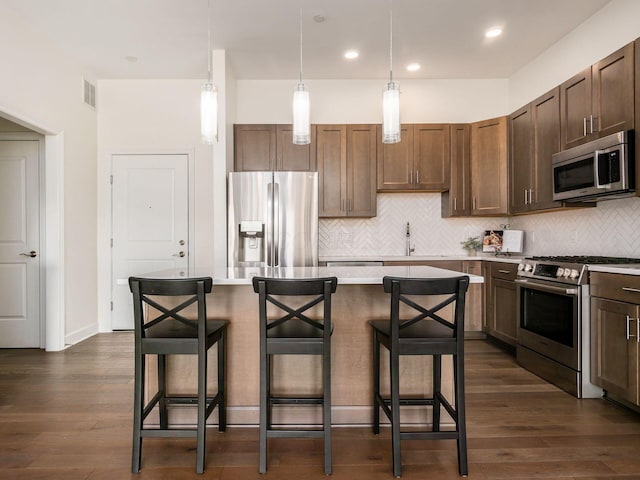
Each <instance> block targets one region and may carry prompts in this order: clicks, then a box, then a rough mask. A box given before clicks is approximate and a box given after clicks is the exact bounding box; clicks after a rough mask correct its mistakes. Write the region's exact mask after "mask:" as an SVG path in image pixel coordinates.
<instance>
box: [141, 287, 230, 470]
mask: <svg viewBox="0 0 640 480" xmlns="http://www.w3.org/2000/svg"><path fill="white" fill-rule="evenodd" d="M129 286H130V288H131V292H132V293H133V311H134V317H135V319H134V320H135V385H134V406H133V451H132V462H131V471H132V472H134V473H137V472H139V471H140V460H141V454H142V439H143V438H145V437H195V438H196V472H197V473H202V472H203V471H204V464H205V437H206V421H207V418H208V417H209V415H211V413H212V412H213V410H214V409H215V407H216V406H217V407H218V428H219V430H220V431H221V432H223V431H224V430H225V429H226V400H225V341H226V340H225V335H226V329H227V324H228V323H229V322H228V321H227V320H225V319H210V318H207V306H206V298H205V296H206V294H207V293H210V292H211V288H212V280H211V278H210V277H204V278H189V279H145V278H135V277H131V278H129ZM177 296H180V297H182V298H178V299H176V300H175V301H176V302H179V304H178V305H177V306H175V307H167V306H165V305H161V304H159V303H158V302H157V301H156V300H155V299H154V297H177ZM184 297H186V298H184ZM194 303H195V304H196V308H197V318H196V319H193V318H192V316H191V318H190V317H187V316H186V315H187V313H186V312H185V309H187V308H188V307H189V306H191V305H193V304H194ZM151 312H152V313H151ZM215 344H218V352H217V353H218V392H217V393H216V395H215V396H213V397H208V396H207V352H208V350H209V349H210V348H211V347H212V346H214V345H215ZM146 355H157V358H158V391H157V392H156V393H155V394H154V395H153V396H152V397H151V399H150V400H149V402H148V403H147V404H146V405H145V403H144V402H145V400H144V390H145V356H146ZM167 355H197V357H198V391H197V395H191V396H184V395H181V396H170V395H168V394H167V383H166V374H167ZM175 404H182V405H184V404H187V405H196V406H197V409H198V412H197V427H196V428H195V429H194V428H170V427H169V424H168V412H167V407H168V406H171V405H175ZM156 405H158V407H159V414H160V427H159V428H152V427H145V426H144V420H145V418H146V417H147V416H148V415H149V413H150V412H151V411H152V410H153V408H154V407H155V406H156Z"/></svg>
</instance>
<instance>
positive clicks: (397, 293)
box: [369, 276, 469, 477]
mask: <svg viewBox="0 0 640 480" xmlns="http://www.w3.org/2000/svg"><path fill="white" fill-rule="evenodd" d="M383 284H384V291H385V292H386V293H390V294H391V316H390V319H386V320H371V321H369V324H370V325H371V327H372V330H373V433H375V434H378V433H380V409H382V411H383V412H384V413H385V414H386V416H387V417H388V418H389V420H390V421H391V439H392V440H391V441H392V446H393V475H394V476H396V477H400V476H402V461H401V456H400V441H401V440H412V439H429V440H434V439H456V440H457V444H458V471H459V473H460V475H462V476H466V475H467V474H468V467H467V436H466V427H465V409H464V401H465V400H464V304H465V295H466V291H467V288H468V286H469V277H467V276H462V277H454V278H436V279H412V278H397V277H384V279H383ZM434 295H439V296H443V295H444V296H446V298H444V299H441V298H439V299H437V300H436V301H438V303H437V304H436V305H435V306H433V307H430V308H428V307H425V306H424V305H425V304H426V301H427V299H429V298H431V300H432V301H433V298H432V296H434ZM401 304H402V305H403V306H401ZM451 304H453V308H454V315H453V321H449V320H446V319H444V318H443V317H442V316H441V315H442V313H440V314H439V313H438V312H441V310H442V309H444V308H445V307H447V306H449V305H451ZM401 307H402V313H401ZM381 344H382V345H384V346H385V347H386V348H387V349H388V350H389V359H390V373H391V379H390V380H391V397H390V398H383V397H382V395H381V393H380V345H381ZM401 355H431V356H433V396H432V397H430V398H408V397H407V398H404V397H402V396H401V395H400V356H401ZM442 355H452V356H453V377H454V378H453V379H454V390H455V393H454V397H455V399H454V403H455V408H454V407H453V406H452V405H451V403H450V401H449V400H447V398H445V396H444V395H443V394H442V392H441V368H442ZM405 405H427V406H429V405H430V406H432V407H433V425H432V429H431V431H421V432H416V431H411V432H401V431H400V407H401V406H405ZM441 407H444V408H445V410H446V411H447V412H448V413H449V415H450V416H451V418H453V421H454V422H455V430H454V431H440V408H441Z"/></svg>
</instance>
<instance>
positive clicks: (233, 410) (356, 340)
mask: <svg viewBox="0 0 640 480" xmlns="http://www.w3.org/2000/svg"><path fill="white" fill-rule="evenodd" d="M461 275H467V274H463V273H461V272H454V271H451V270H444V269H440V268H435V267H428V266H392V267H391V266H366V267H344V266H341V267H290V268H280V267H266V268H265V267H261V268H258V267H256V268H228V269H226V268H223V269H205V268H197V269H194V270H188V269H174V270H167V271H162V272H155V273H151V274H148V275H144V276H147V277H152V278H189V277H203V276H210V277H212V278H213V284H214V285H213V291H212V293H211V294H210V295H209V296H208V298H207V314H208V316H210V317H225V318H228V319H230V324H229V328H228V344H227V360H226V362H227V411H228V414H227V415H228V422H229V423H230V424H231V425H257V424H258V405H259V397H258V394H259V368H258V367H259V358H258V353H259V338H258V337H259V336H258V296H257V294H256V293H254V291H253V287H252V285H251V282H252V278H253V277H255V276H265V277H274V278H292V279H295V278H312V277H332V276H335V277H337V278H338V288H337V291H336V293H335V294H334V295H333V298H332V320H333V325H334V331H333V337H332V344H333V345H332V418H333V423H334V424H336V425H366V424H370V422H371V405H372V398H371V397H372V373H371V369H372V365H371V357H372V340H371V331H370V327H369V325H368V323H367V321H368V320H369V319H371V318H385V317H386V318H388V316H389V296H388V295H386V294H385V293H384V291H383V289H382V278H383V277H384V276H397V277H413V278H446V277H456V276H461ZM468 276H469V278H470V283H472V284H473V283H482V282H483V277H481V276H477V275H468ZM435 301H436V299H434V303H435ZM283 357H284V358H276V360H275V362H276V365H275V366H274V370H275V371H276V372H277V375H276V376H275V377H274V379H273V387H272V390H273V391H274V392H278V393H280V394H283V395H286V394H287V393H289V391H295V392H297V393H300V392H302V393H307V394H310V395H311V394H315V393H317V390H318V389H319V388H320V385H321V365H320V362H319V361H318V359H317V358H313V357H311V356H305V355H295V356H283ZM382 358H383V360H382V369H383V372H384V373H383V378H388V362H386V361H385V360H384V359H385V358H386V357H385V352H383V357H382ZM169 360H170V363H169V366H168V367H169V368H168V370H169V377H168V382H169V387H168V388H169V391H170V392H171V393H186V392H189V391H192V390H193V388H194V387H193V386H194V385H195V383H196V376H195V374H196V364H195V360H194V359H191V358H184V357H178V358H170V359H169ZM209 361H210V369H209V373H210V375H211V381H210V382H209V383H210V384H211V385H213V384H214V382H213V380H214V379H215V350H214V351H212V352H210V360H209ZM402 362H403V363H401V388H402V391H403V392H405V393H408V394H416V395H423V394H425V393H426V394H428V393H430V391H428V390H427V391H425V390H424V389H425V388H426V389H430V385H431V367H430V360H429V359H428V358H426V359H425V358H422V357H420V358H418V357H416V358H406V359H405V358H403V359H402ZM422 363H424V365H422ZM148 364H149V368H150V369H154V368H155V362H148ZM404 370H406V372H405V371H404ZM150 373H151V375H149V376H148V378H151V379H153V378H154V377H155V375H154V373H153V372H150ZM151 381H152V382H153V380H151ZM149 387H150V389H149V390H148V391H155V390H153V388H154V386H153V385H150V386H149ZM383 388H388V385H385V384H384V383H383ZM443 391H444V392H446V394H447V395H448V394H450V392H452V371H451V364H450V362H449V361H447V359H445V360H444V361H443ZM173 410H174V411H175V412H174V413H173V414H174V415H176V416H180V417H181V418H177V417H173V420H172V421H173V422H176V421H177V422H179V423H191V422H192V417H193V409H173ZM424 410H425V409H420V410H416V411H415V412H413V411H407V413H406V415H404V417H403V420H404V419H406V421H407V422H416V423H428V422H429V421H430V419H429V418H428V417H425V415H427V413H426V412H425V411H424ZM273 420H274V423H306V424H310V423H320V421H321V411H320V409H318V408H316V407H313V406H304V405H301V406H295V407H291V406H281V407H278V408H277V409H276V412H275V413H274V419H273ZM212 421H213V422H215V421H216V420H215V418H214V416H212Z"/></svg>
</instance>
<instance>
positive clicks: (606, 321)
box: [591, 297, 640, 404]
mask: <svg viewBox="0 0 640 480" xmlns="http://www.w3.org/2000/svg"><path fill="white" fill-rule="evenodd" d="M639 310H640V308H639V307H638V306H637V305H633V304H630V303H623V302H616V301H613V300H605V299H603V298H597V297H592V298H591V382H592V383H594V384H595V385H598V386H600V387H602V388H604V389H605V390H607V392H609V393H611V394H613V395H617V396H619V397H621V398H623V399H624V400H628V401H630V402H632V403H635V404H639V403H640V399H639V398H638V342H637V338H636V337H635V336H633V337H631V336H630V335H637V333H638V327H637V322H638V316H639V315H640V312H639Z"/></svg>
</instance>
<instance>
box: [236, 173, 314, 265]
mask: <svg viewBox="0 0 640 480" xmlns="http://www.w3.org/2000/svg"><path fill="white" fill-rule="evenodd" d="M227 195H228V197H227V201H228V207H229V212H228V235H229V241H228V266H229V267H304V266H315V265H317V264H318V174H317V173H316V172H231V173H229V177H228V189H227Z"/></svg>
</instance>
